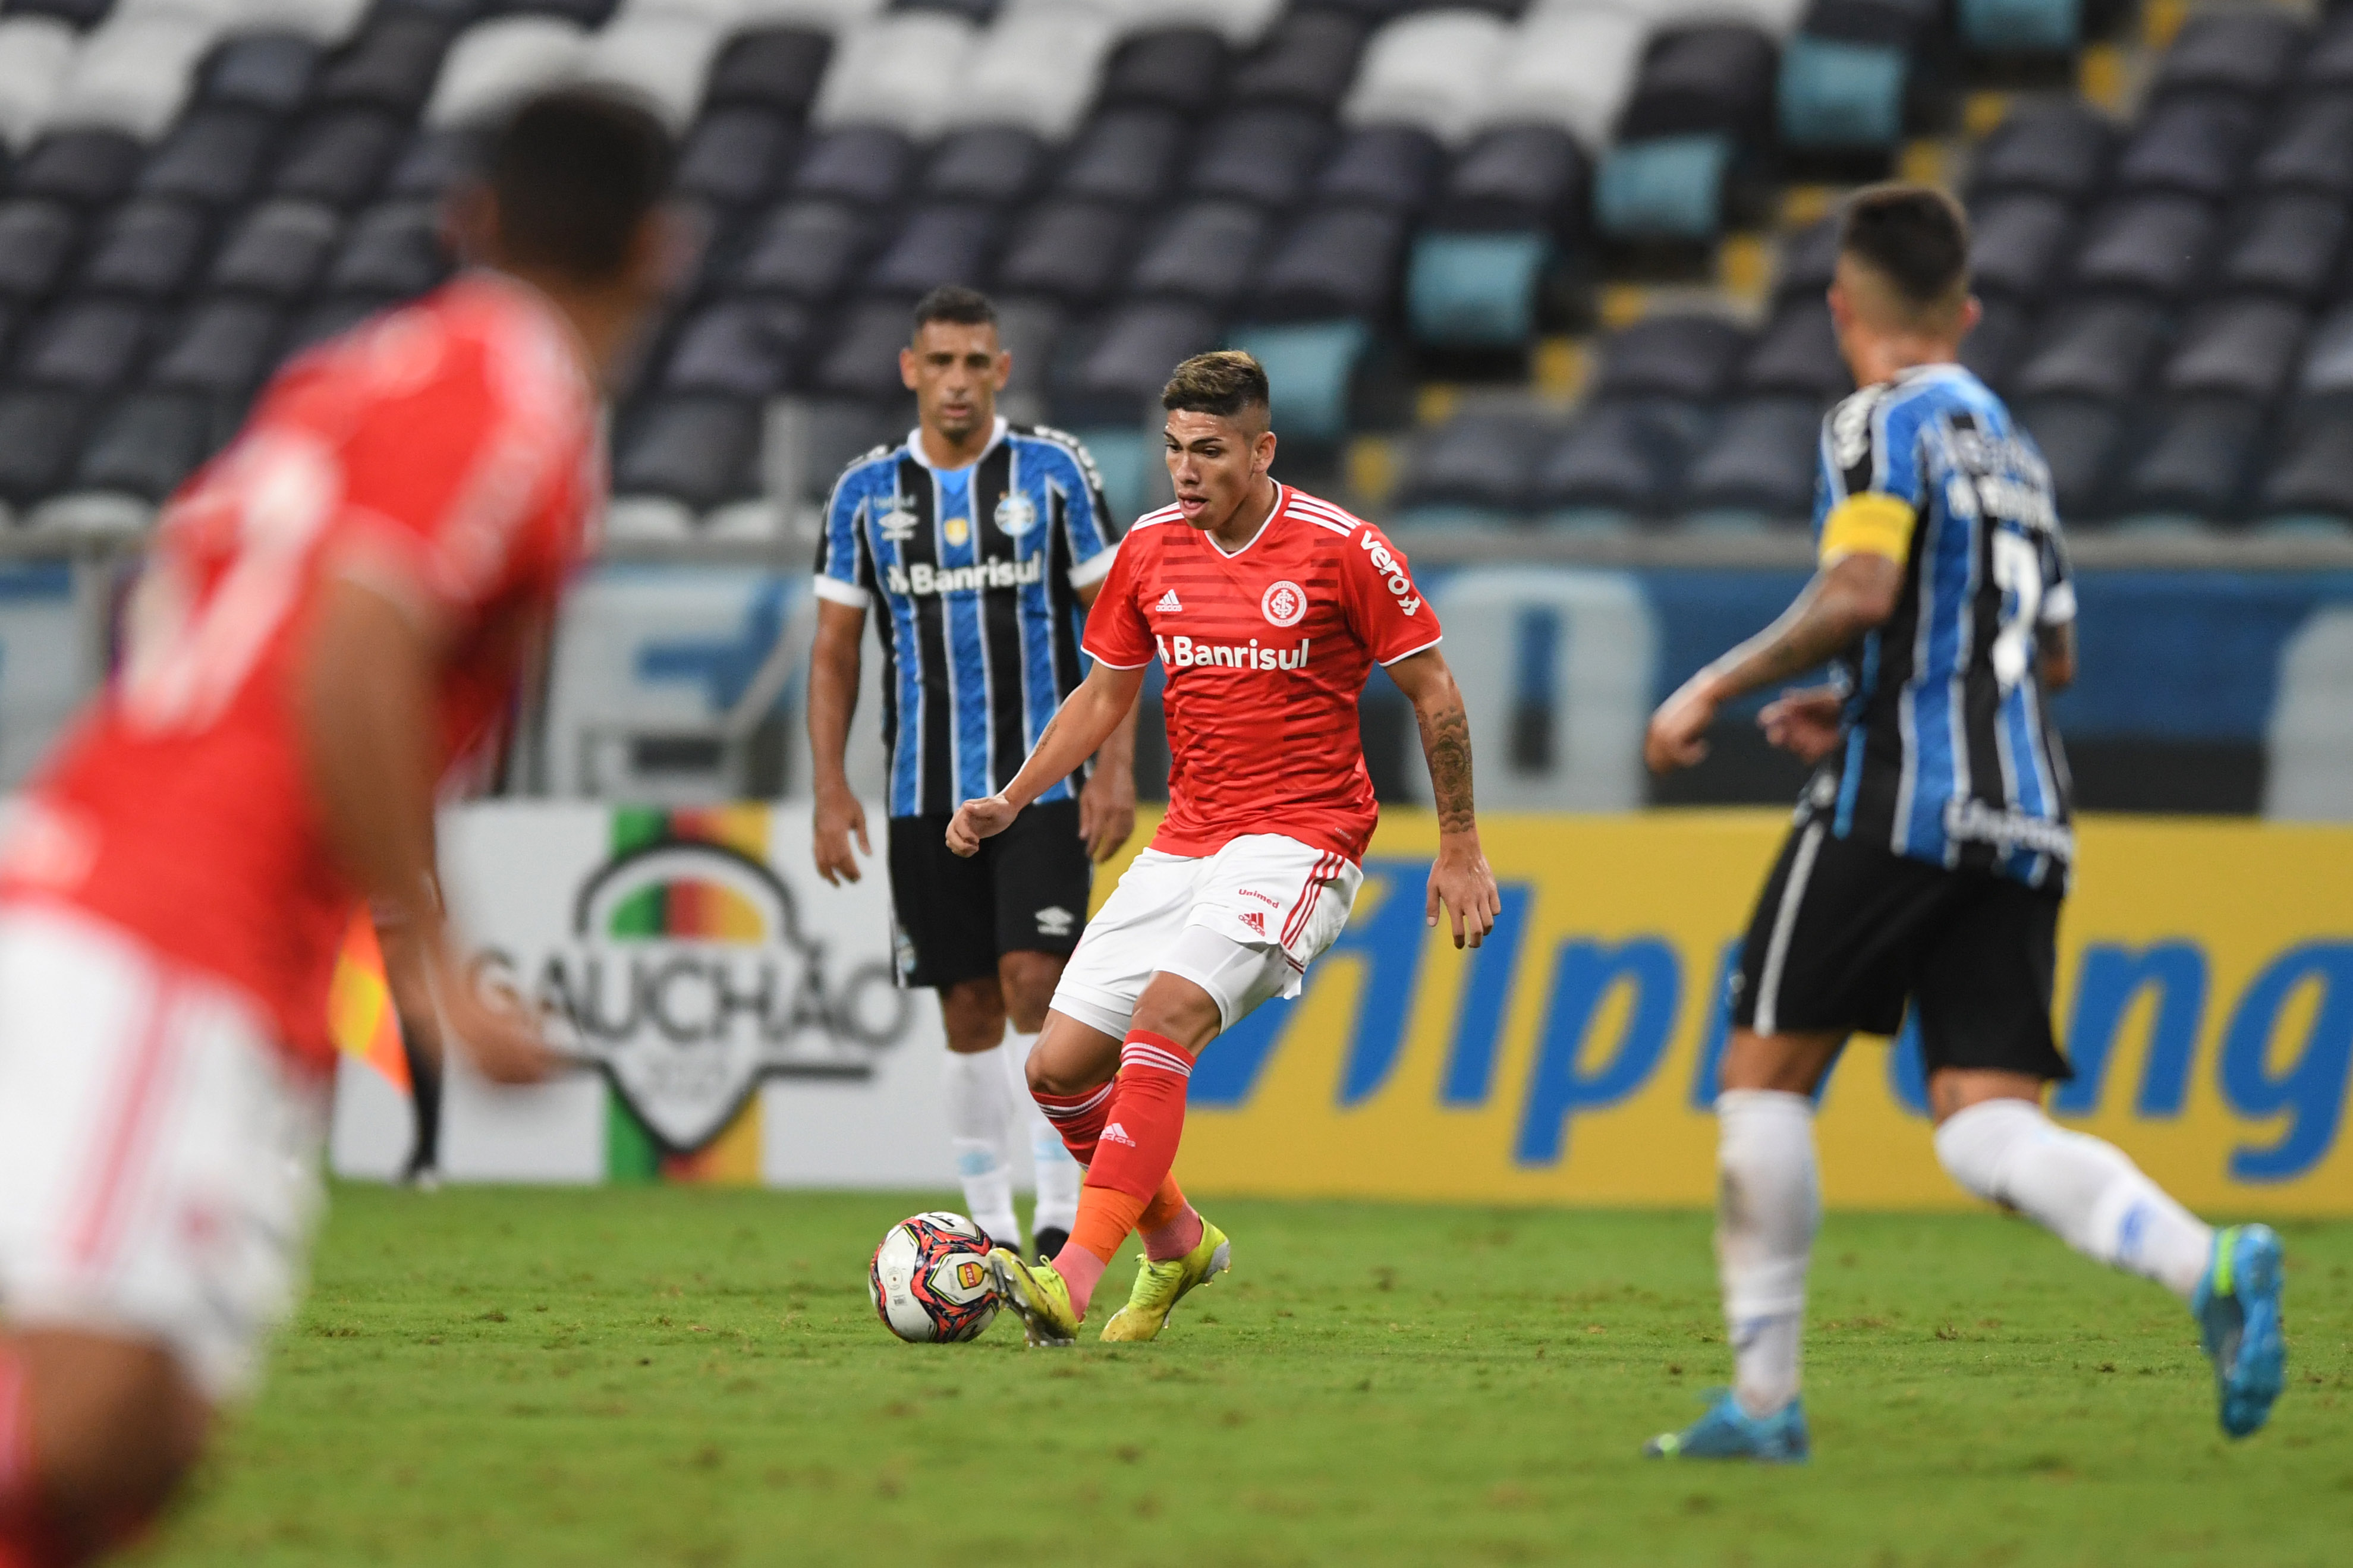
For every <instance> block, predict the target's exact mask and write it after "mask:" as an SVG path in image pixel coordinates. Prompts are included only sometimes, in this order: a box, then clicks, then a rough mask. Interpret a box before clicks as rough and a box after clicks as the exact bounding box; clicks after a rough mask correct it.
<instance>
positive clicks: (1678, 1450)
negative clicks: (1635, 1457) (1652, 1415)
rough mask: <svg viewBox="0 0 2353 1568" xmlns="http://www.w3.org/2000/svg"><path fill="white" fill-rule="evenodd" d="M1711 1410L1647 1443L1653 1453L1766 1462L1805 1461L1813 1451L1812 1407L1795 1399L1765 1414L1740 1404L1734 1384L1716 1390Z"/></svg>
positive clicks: (1667, 1456)
mask: <svg viewBox="0 0 2353 1568" xmlns="http://www.w3.org/2000/svg"><path fill="white" fill-rule="evenodd" d="M1710 1394H1711V1397H1712V1398H1713V1400H1714V1403H1713V1404H1711V1405H1709V1406H1708V1407H1707V1414H1706V1415H1703V1416H1701V1417H1700V1418H1699V1419H1698V1420H1697V1421H1694V1422H1693V1423H1692V1424H1691V1425H1690V1426H1686V1427H1684V1428H1683V1430H1682V1431H1680V1432H1668V1433H1664V1434H1662V1435H1661V1436H1656V1437H1653V1438H1651V1440H1650V1441H1649V1442H1647V1443H1645V1444H1643V1445H1642V1453H1643V1455H1644V1457H1645V1458H1652V1459H1754V1460H1756V1461H1757V1463H1759V1464H1765V1465H1802V1464H1804V1463H1805V1462H1806V1459H1807V1458H1808V1456H1809V1455H1810V1454H1811V1453H1812V1452H1813V1445H1812V1443H1811V1442H1810V1440H1809V1439H1808V1437H1807V1436H1806V1410H1805V1406H1804V1405H1803V1404H1802V1403H1801V1402H1799V1401H1798V1400H1795V1399H1792V1400H1791V1401H1789V1403H1788V1404H1787V1405H1783V1406H1781V1408H1780V1409H1778V1410H1777V1411H1775V1412H1774V1413H1773V1414H1772V1415H1767V1416H1765V1417H1763V1418H1762V1419H1759V1418H1758V1417H1757V1416H1754V1415H1749V1414H1748V1412H1746V1410H1743V1409H1742V1408H1740V1401H1738V1400H1737V1399H1735V1398H1734V1397H1733V1396H1732V1391H1731V1390H1730V1389H1728V1388H1718V1389H1714V1390H1711V1391H1710Z"/></svg>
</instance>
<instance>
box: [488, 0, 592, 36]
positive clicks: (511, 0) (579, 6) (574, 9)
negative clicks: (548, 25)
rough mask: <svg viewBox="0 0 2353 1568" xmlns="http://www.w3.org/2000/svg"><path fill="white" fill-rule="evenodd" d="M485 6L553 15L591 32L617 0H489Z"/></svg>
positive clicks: (512, 12) (516, 13)
mask: <svg viewBox="0 0 2353 1568" xmlns="http://www.w3.org/2000/svg"><path fill="white" fill-rule="evenodd" d="M486 9H488V10H489V11H491V12H492V13H494V14H505V15H509V16H553V17H554V18H556V19H557V20H558V21H563V22H570V23H572V24H573V25H574V26H577V27H578V28H579V29H580V30H581V31H582V32H584V33H593V32H596V30H597V29H598V28H600V27H602V26H605V24H606V23H607V22H609V21H611V20H612V19H613V16H614V15H615V13H616V12H617V11H618V10H619V5H617V0H490V3H489V5H487V7H486Z"/></svg>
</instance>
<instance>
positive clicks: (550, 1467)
mask: <svg viewBox="0 0 2353 1568" xmlns="http://www.w3.org/2000/svg"><path fill="white" fill-rule="evenodd" d="M941 1201H942V1199H941V1198H940V1197H938V1196H937V1195H936V1194H934V1195H931V1196H924V1195H920V1194H915V1195H900V1196H896V1197H893V1196H890V1195H881V1196H876V1195H871V1194H860V1195H808V1194H772V1193H760V1192H740V1191H721V1190H714V1189H707V1188H706V1189H695V1188H679V1187H671V1188H654V1189H642V1190H607V1191H597V1192H539V1191H488V1190H455V1191H449V1192H445V1193H442V1194H438V1195H432V1196H424V1195H418V1194H406V1193H399V1192H386V1191H382V1190H377V1189H370V1188H360V1187H345V1188H342V1189H340V1190H338V1191H337V1192H336V1194H334V1205H335V1207H334V1214H333V1217H332V1221H331V1223H330V1224H329V1226H327V1229H326V1231H325V1234H324V1236H323V1237H322V1245H321V1247H320V1250H319V1255H318V1262H317V1274H316V1281H315V1285H314V1288H313V1290H312V1292H311V1299H310V1301H309V1303H308V1305H307V1307H306V1308H305V1310H303V1312H302V1314H301V1319H300V1321H299V1322H298V1323H297V1325H296V1326H295V1327H294V1329H293V1330H292V1331H290V1333H289V1334H288V1336H287V1337H286V1339H285V1341H284V1342H283V1344H282V1345H281V1346H280V1350H279V1352H278V1353H277V1355H276V1357H275V1359H274V1362H273V1363H272V1366H271V1370H270V1374H269V1385H268V1389H267V1392H266V1394H264V1396H263V1398H262V1399H261V1401H260V1403H259V1405H258V1406H256V1407H255V1408H254V1409H253V1410H252V1411H251V1412H249V1413H248V1415H245V1416H244V1417H243V1418H242V1419H241V1420H240V1421H239V1422H238V1424H237V1426H235V1427H234V1428H233V1429H232V1430H231V1431H230V1433H229V1434H228V1436H227V1440H226V1441H225V1442H224V1444H223V1445H222V1446H221V1447H220V1449H219V1451H218V1454H217V1456H216V1460H215V1462H214V1463H213V1465H212V1466H211V1467H210V1468H209V1469H208V1470H207V1472H206V1475H205V1477H204V1479H203V1481H202V1483H201V1485H200V1486H199V1487H198V1488H197V1489H195V1493H194V1495H193V1496H192V1497H191V1498H190V1499H189V1500H188V1502H187V1504H186V1506H185V1508H184V1509H183V1510H181V1511H180V1513H179V1515H178V1516H177V1518H176V1519H175V1520H174V1521H173V1522H172V1524H171V1525H170V1527H169V1528H168V1529H167V1530H166V1531H165V1532H164V1535H163V1537H162V1539H161V1540H160V1541H159V1542H158V1543H157V1545H156V1548H155V1549H154V1551H153V1552H152V1553H150V1554H149V1555H148V1556H147V1557H146V1558H145V1561H146V1562H147V1563H153V1564H156V1565H158V1568H160V1565H163V1564H172V1565H174V1568H178V1565H186V1568H195V1565H196V1564H236V1565H237V1568H261V1565H264V1564H274V1563H332V1564H343V1563H433V1564H460V1563H484V1564H491V1563H496V1564H522V1563H565V1564H601V1563H614V1564H628V1565H631V1568H635V1565H638V1564H685V1565H717V1564H737V1563H742V1564H756V1563H876V1562H898V1563H909V1562H913V1563H924V1562H970V1561H976V1560H977V1559H978V1558H979V1557H980V1556H981V1555H982V1554H983V1553H986V1554H987V1556H989V1557H992V1558H994V1559H996V1560H997V1561H1000V1562H1012V1561H1018V1562H1029V1561H1031V1559H1030V1558H1029V1557H1027V1556H1018V1555H1017V1554H1016V1553H1015V1551H1014V1549H1015V1548H1016V1546H1017V1543H1018V1542H1022V1541H1025V1540H1029V1539H1032V1538H1038V1539H1042V1538H1043V1536H1044V1532H1045V1531H1047V1529H1048V1527H1049V1526H1050V1525H1052V1526H1057V1527H1060V1528H1061V1529H1064V1530H1066V1531H1069V1532H1070V1535H1069V1540H1070V1541H1071V1542H1072V1543H1073V1544H1074V1545H1077V1546H1080V1547H1082V1550H1077V1551H1074V1552H1071V1553H1070V1554H1068V1555H1067V1556H1066V1555H1064V1554H1062V1553H1060V1552H1050V1551H1046V1550H1043V1549H1039V1550H1038V1552H1037V1555H1036V1557H1035V1561H1037V1562H1039V1563H1060V1562H1063V1561H1077V1562H1084V1563H1120V1564H1134V1565H1137V1568H1144V1565H1156V1564H1171V1565H1174V1564H1179V1563H1182V1564H1187V1565H1188V1568H1200V1565H1204V1564H1212V1565H1219V1564H1229V1563H1233V1564H1241V1563H1250V1564H1258V1563H1264V1564H1276V1563H1346V1564H1350V1565H1351V1568H1362V1565H1369V1564H1386V1563H1400V1564H1402V1563H1413V1564H1424V1563H1445V1564H1453V1563H1490V1562H1493V1563H1567V1562H1572V1561H1573V1562H1576V1563H1640V1564H1662V1563H1724V1564H1766V1563H1820V1564H1841V1563H1857V1564H1873V1565H1879V1564H1898V1563H1901V1564H1927V1563H1951V1564H1962V1563H1989V1564H1993V1563H2005V1564H2006V1563H2084V1564H2118V1563H2128V1564H2130V1565H2131V1568H2155V1565H2157V1564H2160V1563H2232V1564H2272V1563H2283V1564H2284V1563H2314V1564H2319V1563H2344V1562H2346V1561H2347V1560H2348V1556H2353V1545H2348V1541H2353V1434H2348V1429H2347V1419H2346V1418H2347V1415H2348V1409H2353V1405H2348V1374H2353V1344H2348V1341H2353V1279H2348V1268H2353V1225H2327V1226H2323V1225H2297V1226H2288V1227H2284V1228H2285V1230H2286V1235H2287V1239H2288V1248H2289V1250H2288V1270H2289V1272H2288V1279H2289V1296H2288V1312H2289V1331H2290V1334H2291V1336H2292V1342H2293V1349H2292V1352H2291V1356H2292V1359H2291V1363H2290V1367H2289V1372H2290V1389H2289V1392H2288V1394H2286V1396H2285V1397H2284V1400H2283V1401H2282V1403H2281V1405H2280V1408H2279V1411H2278V1414H2277V1415H2276V1416H2275V1417H2274V1420H2273V1423H2272V1426H2271V1427H2270V1429H2269V1430H2268V1431H2266V1432H2264V1433H2263V1434H2262V1435H2261V1436H2258V1437H2256V1438H2254V1439H2253V1440H2252V1441H2249V1442H2246V1443H2243V1444H2237V1445H2231V1444H2226V1443H2225V1442H2224V1441H2223V1440H2222V1438H2221V1436H2220V1434H2219V1433H2218V1432H2217V1430H2216V1428H2215V1426H2214V1415H2213V1407H2212V1394H2211V1382H2210V1379H2209V1375H2208V1372H2207V1368H2206V1364H2205V1363H2204V1361H2203V1359H2202V1358H2201V1357H2200V1355H2199V1353H2198V1350H2197V1346H2196V1343H2195V1336H2194V1332H2193V1330H2192V1327H2191V1325H2190V1323H2189V1319H2188V1317H2187V1315H2186V1314H2185V1313H2184V1312H2182V1311H2181V1310H2180V1309H2179V1307H2177V1306H2176V1305H2175V1303H2174V1302H2173V1301H2172V1300H2171V1299H2170V1298H2168V1297H2167V1296H2166V1295H2164V1294H2163V1293H2162V1292H2161V1291H2159V1290H2158V1289H2156V1288H2155V1287H2154V1286H2150V1285H2147V1284H2143V1283H2141V1282H2139V1281H2137V1280H2132V1279H2122V1278H2119V1277H2117V1276H2115V1275H2111V1274H2108V1273H2105V1272H2104V1271H2102V1270H2100V1269H2098V1268H2094V1267H2092V1266H2090V1265H2089V1264H2086V1263H2084V1262H2083V1261H2081V1260H2079V1259H2077V1258H2074V1257H2073V1256H2072V1255H2070V1254H2068V1253H2067V1252H2066V1251H2064V1250H2063V1248H2062V1247H2060V1246H2059V1245H2058V1244H2057V1243H2056V1242H2053V1241H2052V1240H2050V1239H2049V1238H2048V1237H2044V1236H2042V1234H2040V1233H2039V1232H2037V1231H2035V1230H2033V1229H2031V1228H2030V1227H2029V1226H2025V1225H2022V1224H2019V1223H2015V1222H2011V1221H2008V1220H2004V1219H2001V1218H1999V1217H1995V1216H1993V1215H1966V1216H1936V1217H1917V1216H1898V1215H1881V1216H1847V1215H1837V1216H1833V1217H1832V1218H1831V1220H1830V1221H1829V1223H1828V1225H1827V1226H1826V1227H1825V1229H1824V1232H1823V1235H1822V1240H1821V1245H1820V1250H1819V1252H1818V1253H1817V1263H1816V1268H1815V1276H1814V1279H1815V1288H1814V1303H1813V1307H1812V1312H1811V1319H1812V1338H1811V1341H1810V1346H1809V1364H1808V1373H1809V1388H1808V1404H1809V1410H1810V1415H1811V1417H1812V1421H1813V1427H1814V1440H1815V1448H1816V1458H1815V1461H1814V1463H1813V1464H1812V1465H1811V1466H1810V1468H1805V1469H1802V1470H1793V1471H1785V1470H1771V1471H1768V1470H1763V1469H1757V1468H1747V1467H1740V1468H1725V1467H1699V1466H1694V1465H1689V1464H1686V1465H1682V1466H1675V1465H1662V1464H1656V1463H1649V1462H1645V1461H1643V1460H1641V1459H1640V1458H1637V1457H1636V1448H1637V1447H1638V1445H1639V1444H1640V1442H1641V1439H1642V1438H1643V1437H1645V1436H1649V1435H1650V1434H1651V1433H1652V1432H1654V1431H1657V1430H1660V1429H1662V1428H1663V1427H1665V1426H1671V1425H1681V1424H1682V1423H1683V1421H1684V1420H1685V1419H1686V1418H1688V1416H1689V1415H1691V1414H1692V1413H1693V1412H1694V1410H1695V1408H1696V1405H1695V1400H1696V1397H1697V1394H1698V1393H1699V1391H1701V1390H1702V1389H1704V1388H1705V1387H1706V1386H1708V1385H1709V1384H1714V1383H1716V1382H1720V1381H1722V1380H1723V1378H1724V1377H1725V1371H1726V1363H1725V1349H1724V1345H1723V1342H1722V1330H1721V1328H1720V1326H1719V1324H1718V1322H1717V1321H1716V1316H1715V1289H1714V1283H1713V1270H1712V1266H1711V1263H1710V1259H1709V1253H1708V1221H1707V1219H1706V1217H1705V1216H1704V1215H1697V1214H1680V1213H1679V1214H1592V1213H1567V1212H1552V1211H1519V1210H1510V1211H1503V1210H1481V1209H1460V1208H1435V1207H1432V1208H1419V1207H1400V1206H1391V1205H1371V1204H1338V1203H1335V1204H1318V1205H1310V1204H1275V1203H1244V1202H1231V1203H1224V1204H1216V1205H1209V1207H1210V1208H1211V1210H1212V1212H1213V1213H1214V1214H1215V1215H1216V1216H1217V1217H1218V1219H1219V1221H1220V1223H1221V1224H1223V1225H1224V1226H1226V1227H1227V1228H1228V1229H1229V1231H1230V1232H1231V1233H1232V1235H1233V1237H1234V1241H1235V1253H1236V1271H1235V1273H1234V1274H1233V1275H1232V1276H1229V1278H1227V1279H1222V1280H1220V1281H1219V1282H1218V1283H1217V1284H1216V1285H1215V1286H1214V1287H1212V1288H1211V1289H1208V1290H1206V1291H1204V1292H1202V1293H1201V1294H1200V1295H1198V1296H1196V1297H1195V1298H1194V1299H1193V1300H1192V1301H1191V1302H1188V1303H1187V1308H1186V1309H1185V1310H1181V1311H1180V1312H1179V1313H1178V1315H1177V1318H1176V1322H1175V1324H1174V1325H1173V1326H1172V1328H1171V1330H1170V1331H1169V1333H1168V1334H1167V1335H1166V1336H1165V1337H1164V1338H1163V1339H1162V1340H1161V1341H1160V1342H1158V1343H1156V1344H1154V1345H1148V1346H1140V1347H1126V1348H1123V1349H1119V1350H1113V1349H1110V1348H1107V1347H1097V1346H1093V1345H1089V1346H1085V1347H1082V1348H1080V1349H1077V1350H1072V1351H1068V1352H1031V1351H1026V1350H1025V1349H1024V1348H1023V1347H1022V1344H1021V1338H1020V1332H1019V1325H1018V1322H1016V1321H1014V1320H1013V1319H1012V1318H1011V1317H1010V1316H1009V1315H1008V1316H1005V1317H1002V1318H1000V1319H999V1321H997V1324H996V1325H995V1326H994V1327H992V1328H991V1329H990V1331H989V1332H988V1333H987V1336H986V1337H985V1338H983V1339H982V1340H981V1341H980V1342H977V1343H975V1344H970V1345H949V1346H910V1345H902V1344H900V1343H898V1342H896V1341H894V1340H892V1339H891V1338H890V1337H889V1336H888V1335H887V1334H886V1333H885V1332H884V1331H882V1329H881V1326H880V1325H879V1324H877V1323H876V1322H875V1321H874V1319H873V1316H872V1314H871V1311H870V1310H869V1308H868V1306H867V1300H866V1287H865V1278H864V1270H865V1265H866V1259H867V1258H868V1256H869V1254H870V1252H871V1248H872V1247H873V1245H874V1243H875V1242H876V1241H877V1240H879V1239H880V1237H881V1233H882V1231H883V1230H884V1229H885V1228H886V1227H887V1226H889V1224H890V1223H891V1222H892V1220H894V1219H897V1218H898V1217H900V1216H901V1215H904V1214H906V1213H909V1212H911V1211H913V1210H914V1209H917V1208H921V1207H926V1206H933V1205H936V1204H938V1203H940V1202H941ZM1130 1272H1131V1270H1130V1268H1129V1265H1128V1264H1127V1263H1126V1262H1125V1261H1124V1260H1123V1261H1122V1262H1120V1263H1117V1264H1114V1265H1113V1272H1112V1274H1111V1275H1110V1277H1109V1278H1108V1279H1107V1280H1106V1287H1105V1288H1106V1289H1107V1290H1108V1291H1110V1292H1112V1293H1113V1297H1114V1299H1116V1298H1117V1297H1118V1296H1121V1295H1124V1291H1125V1286H1126V1280H1127V1279H1128V1278H1129V1277H1130ZM1105 1310H1108V1309H1105ZM1098 1315H1099V1316H1100V1315H1101V1314H1100V1313H1099V1314H1098Z"/></svg>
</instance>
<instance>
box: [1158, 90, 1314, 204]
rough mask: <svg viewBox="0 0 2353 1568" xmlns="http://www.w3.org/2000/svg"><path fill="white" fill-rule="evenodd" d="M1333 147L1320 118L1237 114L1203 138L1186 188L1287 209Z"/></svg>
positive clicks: (1289, 112)
mask: <svg viewBox="0 0 2353 1568" xmlns="http://www.w3.org/2000/svg"><path fill="white" fill-rule="evenodd" d="M1331 147H1332V127H1331V123H1330V122H1329V121H1326V120H1325V119H1324V117H1323V116H1321V115H1319V114H1315V113H1312V112H1310V111H1309V110H1303V109H1244V110H1237V111H1236V112H1234V113H1231V114H1229V115H1227V116H1225V117H1224V118H1222V119H1220V120H1219V121H1217V122H1215V123H1214V124H1212V125H1210V126H1209V127H1208V130H1207V131H1205V132H1203V133H1202V136H1201V143H1200V145H1199V147H1198V148H1197V149H1196V150H1195V152H1194V154H1193V165H1192V170H1191V173H1190V176H1189V178H1188V180H1187V185H1188V186H1189V187H1190V189H1191V190H1192V192H1193V194H1194V195H1199V196H1227V197H1230V198H1232V199H1234V200H1236V201H1244V202H1256V203H1258V204H1259V205H1261V206H1270V207H1284V206H1289V205H1292V204H1293V203H1294V202H1296V201H1298V200H1299V198H1300V197H1301V195H1303V193H1304V192H1305V191H1306V189H1307V183H1308V182H1309V181H1310V180H1312V179H1314V177H1315V174H1316V172H1317V171H1318V170H1319V169H1321V168H1322V166H1323V163H1324V155H1325V154H1326V153H1329V152H1330V151H1331Z"/></svg>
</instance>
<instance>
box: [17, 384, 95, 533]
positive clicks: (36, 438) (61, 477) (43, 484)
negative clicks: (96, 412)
mask: <svg viewBox="0 0 2353 1568" xmlns="http://www.w3.org/2000/svg"><path fill="white" fill-rule="evenodd" d="M89 417H90V399H89V398H88V397H86V396H83V395H79V394H77V393H72V392H60V391H56V390H53V389H50V390H37V389H27V390H20V391H14V392H8V393H5V394H0V500H5V501H6V502H7V503H8V504H9V505H11V506H16V507H27V506H31V505H32V504H34V503H35V502H36V501H39V500H46V499H47V498H48V497H50V496H52V495H55V494H56V493H57V492H58V491H59V490H60V489H64V488H65V484H66V480H67V479H68V478H69V476H70V475H71V474H72V472H73V461H74V456H75V454H76V453H77V452H79V450H80V448H81V435H82V430H83V427H84V426H85V425H86V423H87V422H88V420H89Z"/></svg>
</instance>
